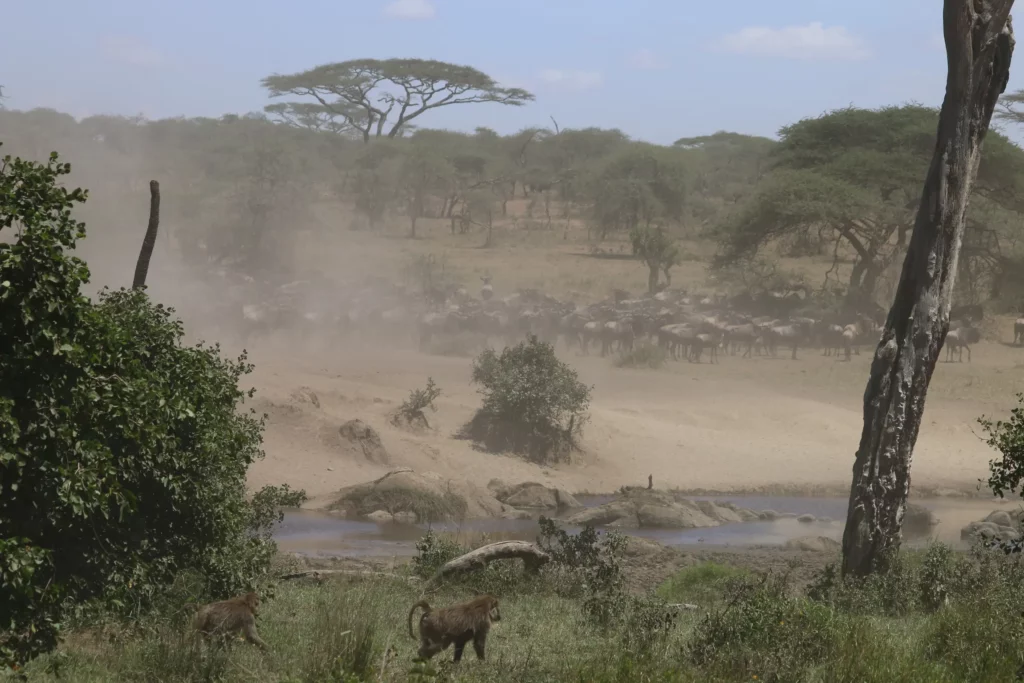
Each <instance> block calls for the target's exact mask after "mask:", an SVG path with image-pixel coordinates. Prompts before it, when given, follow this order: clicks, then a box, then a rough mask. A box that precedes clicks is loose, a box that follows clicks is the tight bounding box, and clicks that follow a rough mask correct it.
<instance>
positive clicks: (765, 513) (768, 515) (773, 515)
mask: <svg viewBox="0 0 1024 683" xmlns="http://www.w3.org/2000/svg"><path fill="white" fill-rule="evenodd" d="M757 516H758V518H759V519H763V520H765V521H767V522H774V521H775V520H777V519H778V518H779V513H778V512H776V511H775V510H761V512H759V513H758V514H757Z"/></svg>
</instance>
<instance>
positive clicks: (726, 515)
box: [693, 500, 743, 526]
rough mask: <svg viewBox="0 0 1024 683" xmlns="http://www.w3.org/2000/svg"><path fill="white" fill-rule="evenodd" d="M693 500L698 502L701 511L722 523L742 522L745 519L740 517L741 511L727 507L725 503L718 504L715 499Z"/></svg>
mask: <svg viewBox="0 0 1024 683" xmlns="http://www.w3.org/2000/svg"><path fill="white" fill-rule="evenodd" d="M693 502H694V503H696V505H697V508H698V509H699V510H700V511H701V512H703V513H704V514H705V515H707V516H708V517H709V518H711V519H713V520H715V521H717V522H720V523H722V524H728V523H730V522H742V521H743V518H742V517H740V515H739V513H737V512H736V511H735V510H734V509H732V508H731V507H726V506H725V505H719V504H717V503H715V502H713V501H710V500H697V501H693ZM708 526H710V525H708Z"/></svg>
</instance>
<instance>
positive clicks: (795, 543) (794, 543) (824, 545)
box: [786, 536, 840, 553]
mask: <svg viewBox="0 0 1024 683" xmlns="http://www.w3.org/2000/svg"><path fill="white" fill-rule="evenodd" d="M786 548H787V549H788V550H803V551H805V552H812V553H826V552H829V553H831V552H836V551H837V550H839V548H840V544H839V542H838V541H834V540H832V539H831V538H827V537H825V536H801V537H799V538H791V539H789V540H788V541H786Z"/></svg>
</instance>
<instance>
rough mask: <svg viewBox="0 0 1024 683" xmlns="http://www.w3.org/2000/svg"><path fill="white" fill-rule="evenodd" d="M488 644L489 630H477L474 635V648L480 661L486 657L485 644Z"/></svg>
mask: <svg viewBox="0 0 1024 683" xmlns="http://www.w3.org/2000/svg"><path fill="white" fill-rule="evenodd" d="M486 645H487V632H486V631H477V632H476V633H475V634H474V635H473V649H474V650H476V658H477V659H479V660H480V661H483V659H484V646H486Z"/></svg>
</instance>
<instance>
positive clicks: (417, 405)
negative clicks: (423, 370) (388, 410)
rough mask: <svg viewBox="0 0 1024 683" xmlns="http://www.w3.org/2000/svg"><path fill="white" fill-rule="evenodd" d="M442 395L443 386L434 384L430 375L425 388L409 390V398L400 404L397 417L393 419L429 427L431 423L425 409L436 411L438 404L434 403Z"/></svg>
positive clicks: (396, 413)
mask: <svg viewBox="0 0 1024 683" xmlns="http://www.w3.org/2000/svg"><path fill="white" fill-rule="evenodd" d="M440 395H441V388H440V387H438V386H437V385H436V384H434V378H433V377H428V378H427V386H426V387H424V388H423V389H413V390H412V391H411V392H409V398H407V399H405V401H404V402H402V405H400V406H398V410H396V411H395V419H394V420H393V421H394V422H396V423H399V422H404V423H405V424H409V425H422V426H424V427H429V426H430V423H429V422H428V421H427V416H426V414H425V413H424V412H423V411H425V410H427V409H428V408H429V409H430V410H432V411H436V410H437V406H435V405H434V401H436V400H437V398H438V396H440Z"/></svg>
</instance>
